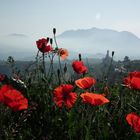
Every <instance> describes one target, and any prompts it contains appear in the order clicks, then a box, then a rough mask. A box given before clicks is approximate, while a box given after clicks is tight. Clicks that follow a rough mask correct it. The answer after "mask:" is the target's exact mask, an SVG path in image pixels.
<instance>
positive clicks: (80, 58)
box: [79, 53, 82, 61]
mask: <svg viewBox="0 0 140 140" xmlns="http://www.w3.org/2000/svg"><path fill="white" fill-rule="evenodd" d="M81 60H82V57H81V54H80V53H79V61H81Z"/></svg>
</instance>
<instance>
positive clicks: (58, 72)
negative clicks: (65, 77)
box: [57, 69, 60, 77]
mask: <svg viewBox="0 0 140 140" xmlns="http://www.w3.org/2000/svg"><path fill="white" fill-rule="evenodd" d="M57 75H58V77H60V70H59V69H57Z"/></svg>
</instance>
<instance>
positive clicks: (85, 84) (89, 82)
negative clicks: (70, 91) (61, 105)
mask: <svg viewBox="0 0 140 140" xmlns="http://www.w3.org/2000/svg"><path fill="white" fill-rule="evenodd" d="M95 83H96V80H95V79H94V78H92V77H84V78H81V79H78V80H76V81H75V84H76V85H77V86H78V87H79V88H82V89H88V88H91V87H92V86H93V85H94V84H95Z"/></svg>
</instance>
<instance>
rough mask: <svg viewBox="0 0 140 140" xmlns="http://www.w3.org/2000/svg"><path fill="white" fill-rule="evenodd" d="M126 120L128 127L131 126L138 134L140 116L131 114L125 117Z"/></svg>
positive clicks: (139, 131) (139, 130)
mask: <svg viewBox="0 0 140 140" xmlns="http://www.w3.org/2000/svg"><path fill="white" fill-rule="evenodd" d="M126 120H127V122H128V124H129V125H130V126H132V127H133V128H134V130H135V132H136V133H140V116H138V115H137V114H136V113H134V112H131V113H129V114H128V115H127V116H126Z"/></svg>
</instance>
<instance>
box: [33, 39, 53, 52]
mask: <svg viewBox="0 0 140 140" xmlns="http://www.w3.org/2000/svg"><path fill="white" fill-rule="evenodd" d="M48 42H49V38H47V39H45V38H42V39H39V40H38V41H36V44H37V48H38V49H39V50H40V51H41V52H42V53H47V52H49V51H51V50H52V46H51V45H48Z"/></svg>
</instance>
